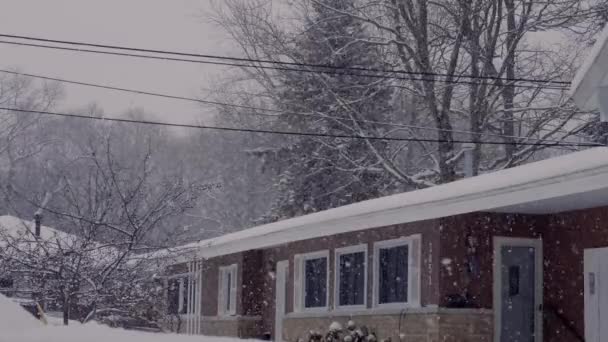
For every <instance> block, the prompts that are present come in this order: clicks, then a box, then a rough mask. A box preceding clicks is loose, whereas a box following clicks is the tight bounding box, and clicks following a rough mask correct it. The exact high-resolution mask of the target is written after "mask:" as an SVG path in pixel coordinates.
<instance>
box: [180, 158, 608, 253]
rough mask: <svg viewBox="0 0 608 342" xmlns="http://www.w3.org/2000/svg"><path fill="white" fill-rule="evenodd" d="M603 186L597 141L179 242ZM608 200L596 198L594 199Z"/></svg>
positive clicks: (413, 214) (260, 242) (303, 230)
mask: <svg viewBox="0 0 608 342" xmlns="http://www.w3.org/2000/svg"><path fill="white" fill-rule="evenodd" d="M601 188H606V189H608V148H606V147H600V148H594V149H590V150H586V151H583V152H577V153H572V154H569V155H565V156H561V157H557V158H552V159H548V160H544V161H540V162H535V163H531V164H527V165H524V166H520V167H516V168H512V169H507V170H502V171H498V172H494V173H489V174H485V175H481V176H477V177H473V178H468V179H463V180H460V181H456V182H452V183H449V184H444V185H439V186H435V187H432V188H428V189H423V190H417V191H412V192H406V193H402V194H397V195H392V196H387V197H382V198H378V199H373V200H368V201H364V202H360V203H355V204H351V205H347V206H343V207H339V208H335V209H330V210H326V211H322V212H318V213H314V214H310V215H305V216H301V217H297V218H293V219H289V220H285V221H280V222H275V223H271V224H266V225H262V226H258V227H254V228H250V229H246V230H243V231H240V232H236V233H232V234H227V235H224V236H220V237H218V238H214V239H209V240H204V241H200V242H197V243H191V244H187V245H184V246H182V247H180V248H184V249H187V250H190V251H193V252H195V253H196V257H198V258H210V257H215V256H220V255H226V254H231V253H237V252H242V251H246V250H253V249H260V248H267V247H272V246H277V245H281V244H285V243H288V242H294V241H299V240H305V239H311V238H316V237H322V236H328V235H334V234H339V233H346V232H352V231H358V230H363V229H368V228H374V227H383V226H389V225H394V224H400V223H408V222H415V221H422V220H429V219H436V218H441V217H447V216H453V215H459V214H465V213H471V212H477V211H500V209H501V208H505V207H512V206H516V205H521V204H524V203H530V202H536V204H537V205H538V201H541V203H542V201H543V200H549V199H555V198H560V197H564V196H570V195H574V194H581V193H585V192H590V191H597V190H598V189H601ZM604 204H608V199H606V203H601V204H600V203H598V205H604Z"/></svg>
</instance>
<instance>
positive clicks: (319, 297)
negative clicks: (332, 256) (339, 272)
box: [304, 258, 327, 308]
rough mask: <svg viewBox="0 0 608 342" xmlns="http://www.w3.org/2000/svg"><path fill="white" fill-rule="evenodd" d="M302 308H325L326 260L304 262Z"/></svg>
mask: <svg viewBox="0 0 608 342" xmlns="http://www.w3.org/2000/svg"><path fill="white" fill-rule="evenodd" d="M304 265H305V273H304V275H305V277H304V279H305V282H304V288H305V289H306V290H305V293H304V306H305V307H307V308H318V307H325V306H327V258H319V259H309V260H306V261H305V262H304Z"/></svg>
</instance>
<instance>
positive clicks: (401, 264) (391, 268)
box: [378, 246, 408, 304]
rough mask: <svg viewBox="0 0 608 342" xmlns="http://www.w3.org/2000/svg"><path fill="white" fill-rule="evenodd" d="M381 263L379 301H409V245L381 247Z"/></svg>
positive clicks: (383, 302)
mask: <svg viewBox="0 0 608 342" xmlns="http://www.w3.org/2000/svg"><path fill="white" fill-rule="evenodd" d="M379 264H380V265H379V269H378V276H379V289H378V292H379V293H378V303H380V304H386V303H405V302H407V278H408V246H398V247H392V248H382V249H380V253H379Z"/></svg>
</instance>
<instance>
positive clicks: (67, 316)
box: [63, 296, 70, 325]
mask: <svg viewBox="0 0 608 342" xmlns="http://www.w3.org/2000/svg"><path fill="white" fill-rule="evenodd" d="M69 320H70V298H69V297H68V296H66V297H65V298H64V299H63V325H68V322H69Z"/></svg>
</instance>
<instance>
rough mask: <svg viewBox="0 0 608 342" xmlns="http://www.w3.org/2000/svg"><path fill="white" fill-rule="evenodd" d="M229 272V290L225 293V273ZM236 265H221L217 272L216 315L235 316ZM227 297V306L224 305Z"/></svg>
mask: <svg viewBox="0 0 608 342" xmlns="http://www.w3.org/2000/svg"><path fill="white" fill-rule="evenodd" d="M227 274H230V280H231V284H230V290H229V293H226V275H227ZM237 289H238V265H237V264H232V265H229V266H222V267H220V268H219V272H218V288H217V314H218V316H235V315H236V307H237ZM226 298H229V300H230V301H229V307H226Z"/></svg>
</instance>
